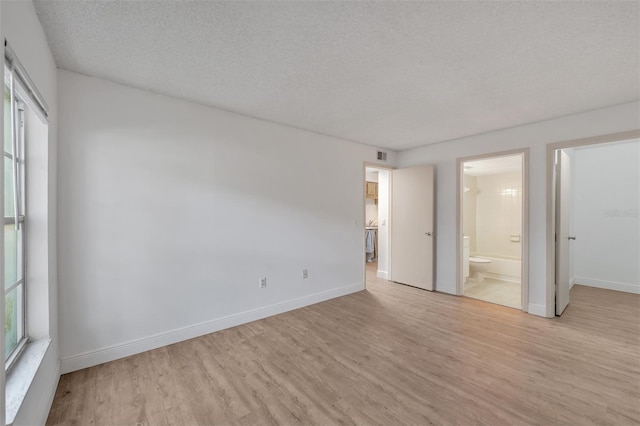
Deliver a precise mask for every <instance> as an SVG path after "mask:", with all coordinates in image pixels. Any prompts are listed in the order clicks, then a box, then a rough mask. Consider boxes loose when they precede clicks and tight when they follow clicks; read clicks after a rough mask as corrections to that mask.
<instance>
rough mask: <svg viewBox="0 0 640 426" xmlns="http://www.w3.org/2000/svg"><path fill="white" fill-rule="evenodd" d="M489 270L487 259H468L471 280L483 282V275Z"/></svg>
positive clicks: (471, 257) (489, 262) (489, 263)
mask: <svg viewBox="0 0 640 426" xmlns="http://www.w3.org/2000/svg"><path fill="white" fill-rule="evenodd" d="M489 268H491V261H490V260H489V259H483V258H482V257H474V256H470V257H469V272H470V274H471V277H470V278H471V279H472V280H474V281H475V282H477V283H481V282H482V281H483V280H484V273H485V272H487V271H488V270H489Z"/></svg>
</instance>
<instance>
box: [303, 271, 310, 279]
mask: <svg viewBox="0 0 640 426" xmlns="http://www.w3.org/2000/svg"><path fill="white" fill-rule="evenodd" d="M306 278H309V271H308V270H306V269H303V270H302V279H306Z"/></svg>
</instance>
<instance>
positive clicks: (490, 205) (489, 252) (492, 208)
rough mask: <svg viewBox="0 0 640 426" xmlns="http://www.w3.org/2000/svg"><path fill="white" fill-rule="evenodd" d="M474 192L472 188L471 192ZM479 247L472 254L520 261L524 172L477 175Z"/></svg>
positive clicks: (477, 245)
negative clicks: (515, 236) (514, 236)
mask: <svg viewBox="0 0 640 426" xmlns="http://www.w3.org/2000/svg"><path fill="white" fill-rule="evenodd" d="M470 192H471V191H470ZM475 194H476V248H475V250H472V253H473V252H474V251H475V253H474V254H477V255H480V256H482V255H484V256H489V257H503V258H509V259H514V260H515V259H517V260H520V257H521V243H520V242H514V241H511V235H519V236H520V237H522V235H521V234H522V174H521V173H502V174H496V175H484V176H477V177H476V192H475Z"/></svg>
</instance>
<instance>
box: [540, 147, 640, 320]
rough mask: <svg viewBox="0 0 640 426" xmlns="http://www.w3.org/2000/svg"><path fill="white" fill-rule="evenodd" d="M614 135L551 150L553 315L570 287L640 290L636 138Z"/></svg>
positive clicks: (559, 311)
mask: <svg viewBox="0 0 640 426" xmlns="http://www.w3.org/2000/svg"><path fill="white" fill-rule="evenodd" d="M617 139H618V140H610V141H608V142H607V141H605V142H603V143H597V142H595V141H596V140H597V139H596V140H586V141H577V142H573V143H571V142H570V143H568V145H567V146H564V147H555V148H556V149H554V150H553V160H554V164H553V186H552V189H553V194H552V195H553V202H554V207H553V210H554V213H555V214H554V216H553V221H554V224H553V225H554V236H555V238H554V249H555V256H554V257H555V262H554V266H555V268H554V278H555V286H554V287H555V288H554V290H555V291H554V293H555V304H554V306H555V312H554V313H555V315H561V314H562V313H563V312H564V310H565V309H566V308H567V306H568V305H569V303H570V299H571V294H572V293H573V292H574V291H578V290H574V285H577V286H578V288H580V289H581V288H584V287H597V288H601V289H606V290H615V291H621V292H627V293H635V294H640V267H639V266H638V262H637V259H638V257H640V237H639V235H640V219H639V213H638V210H639V207H640V197H639V195H638V194H639V193H640V183H639V182H640V175H639V172H638V170H639V168H640V167H639V166H640V138H637V137H636V138H617ZM581 142H583V143H581ZM584 142H586V143H584ZM579 291H587V290H579Z"/></svg>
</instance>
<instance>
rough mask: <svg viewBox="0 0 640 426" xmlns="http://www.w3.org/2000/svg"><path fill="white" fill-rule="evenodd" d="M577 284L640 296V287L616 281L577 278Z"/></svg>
mask: <svg viewBox="0 0 640 426" xmlns="http://www.w3.org/2000/svg"><path fill="white" fill-rule="evenodd" d="M575 284H578V285H585V286H587V287H598V288H604V289H607V290H615V291H624V292H625V293H633V294H640V285H638V284H631V283H619V282H615V281H605V280H595V279H592V278H583V277H575Z"/></svg>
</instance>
